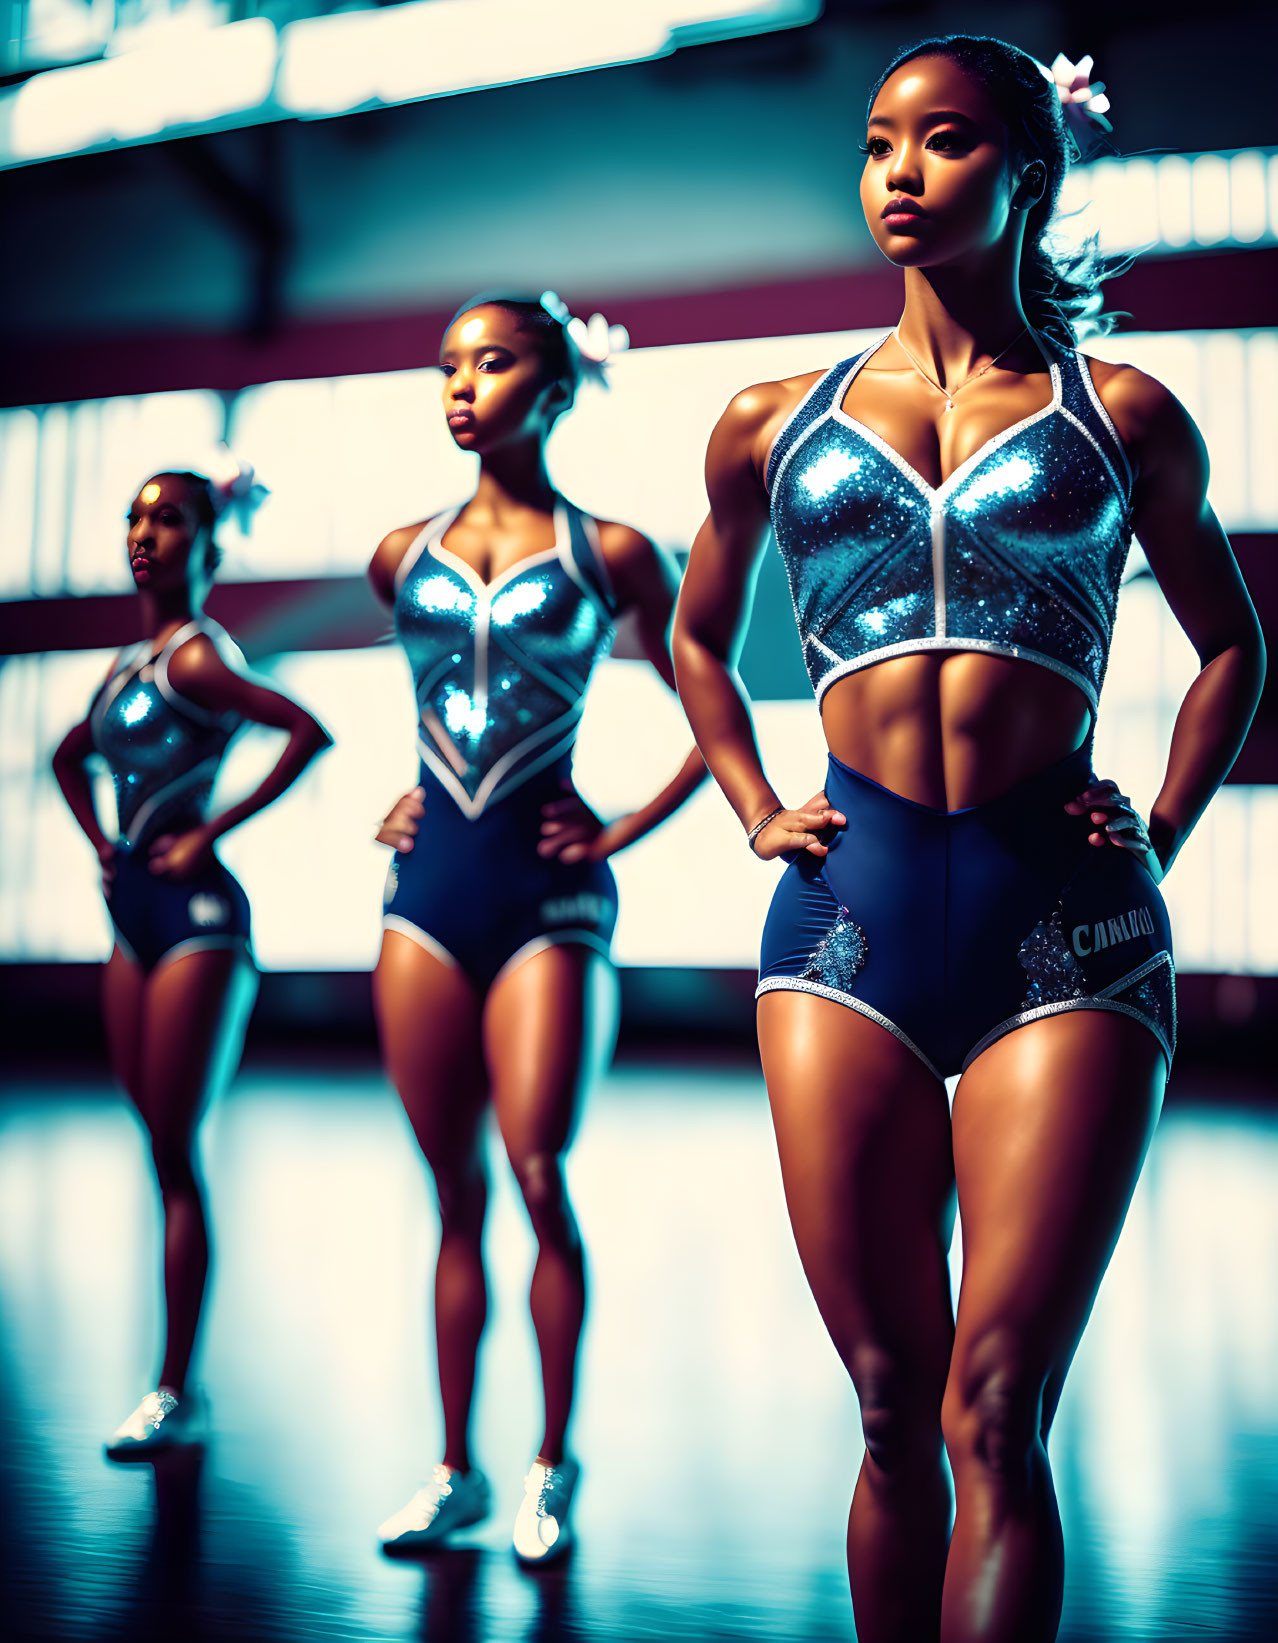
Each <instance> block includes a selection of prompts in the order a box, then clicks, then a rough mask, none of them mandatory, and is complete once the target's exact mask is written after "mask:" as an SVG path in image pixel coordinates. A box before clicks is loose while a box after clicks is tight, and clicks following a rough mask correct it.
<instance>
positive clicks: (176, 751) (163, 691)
mask: <svg viewBox="0 0 1278 1643" xmlns="http://www.w3.org/2000/svg"><path fill="white" fill-rule="evenodd" d="M197 633H202V634H205V635H206V636H207V637H208V638H209V639H211V640H212V641H213V643H214V644H215V645H216V646H217V648H218V650H219V651H220V652H221V653H222V656H223V659H224V660H225V661H226V663H227V665H228V666H230V667H234V668H235V669H236V670H237V671H239V670H241V669H242V668H243V666H244V658H243V656H242V655H241V653H240V650H239V647H238V646H237V645H236V644H235V642H234V640H233V639H231V637H230V635H229V634H228V633H227V632H226V630H225V629H224V628H221V627H219V626H218V624H217V623H216V622H213V621H210V620H209V619H208V618H207V617H200V618H199V619H198V620H196V621H194V622H188V623H187V624H186V626H185V627H182V628H179V629H178V631H177V632H176V633H175V634H174V635H173V637H172V638H171V639H170V640H169V641H168V643H167V644H166V645H165V646H164V647H163V648H162V649H161V650H160V651H159V652H158V653H157V654H156V655H152V653H151V651H152V645H151V641H150V640H149V639H144V640H143V641H142V642H141V643H140V644H136V645H133V646H132V647H131V648H130V649H128V650H126V651H125V652H124V653H123V654H122V655H121V657H120V659H119V661H118V662H117V663H116V665H115V667H114V668H113V669H112V671H111V675H110V677H109V678H108V679H107V681H106V683H105V684H104V685H103V687H102V689H101V690H100V691H99V692H98V694H97V696H96V697H95V698H94V701H93V705H92V707H91V708H90V709H89V729H90V732H91V734H92V736H93V745H94V747H95V749H96V750H97V752H98V753H100V754H101V755H102V757H103V759H104V760H105V761H106V765H107V768H108V770H109V771H110V772H111V778H112V781H113V782H114V784H115V807H116V815H117V818H118V823H119V834H120V843H121V844H122V845H125V846H128V847H130V848H136V847H137V846H138V845H140V844H142V843H143V842H144V841H145V840H147V839H151V838H155V837H156V836H157V835H158V834H160V833H163V832H164V831H166V830H167V829H169V828H170V827H173V826H174V825H176V824H178V823H181V824H182V825H183V826H191V825H194V824H197V823H198V822H200V821H202V820H203V819H204V817H205V815H206V813H207V810H208V802H209V797H210V795H211V794H212V791H213V781H214V778H215V777H216V775H217V772H218V767H219V765H220V764H221V763H222V756H223V754H224V753H225V752H226V748H227V744H228V743H229V742H230V740H231V738H232V736H234V735H235V732H236V731H237V730H238V729H239V728H240V725H241V724H242V722H243V721H242V720H241V718H240V716H239V715H238V714H235V713H210V712H209V711H208V709H207V708H203V707H201V706H200V705H199V703H198V702H192V701H190V700H189V699H188V698H187V697H185V696H182V695H180V694H179V693H178V692H177V691H176V690H175V689H174V688H173V686H172V685H171V684H170V683H169V662H170V661H171V660H172V657H173V654H174V652H175V651H176V650H177V648H178V646H179V645H184V644H185V643H186V641H187V640H188V639H192V638H194V637H195V635H196V634H197Z"/></svg>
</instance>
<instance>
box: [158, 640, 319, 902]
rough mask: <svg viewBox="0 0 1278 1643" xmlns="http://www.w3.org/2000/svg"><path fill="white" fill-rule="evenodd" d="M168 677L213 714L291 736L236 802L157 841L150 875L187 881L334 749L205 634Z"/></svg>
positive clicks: (177, 657)
mask: <svg viewBox="0 0 1278 1643" xmlns="http://www.w3.org/2000/svg"><path fill="white" fill-rule="evenodd" d="M169 679H170V681H171V682H172V685H173V688H174V689H175V690H177V691H178V692H180V694H181V695H183V696H186V697H188V698H189V699H190V700H191V701H193V702H195V703H196V704H197V705H198V706H200V707H203V708H206V709H207V710H208V711H209V712H210V713H236V714H238V715H239V716H240V718H242V719H247V720H249V721H250V722H251V723H253V724H261V725H268V726H270V727H271V728H272V729H274V730H283V731H285V732H287V734H288V741H287V743H286V744H285V746H284V749H283V751H282V752H281V754H280V756H279V758H278V759H277V760H276V762H275V765H274V767H273V768H272V769H271V770H270V771H269V773H268V774H267V775H266V777H265V778H264V779H263V780H262V781H261V782H260V783H259V784H258V786H257V787H255V788H254V789H253V791H252V792H251V793H249V794H248V795H247V796H246V797H245V798H243V799H241V800H240V801H239V803H238V804H233V805H231V806H230V807H229V808H228V809H226V810H224V811H223V812H222V813H221V815H219V816H212V817H210V818H209V820H208V821H207V822H205V823H204V824H203V825H202V826H200V827H197V828H193V829H192V830H191V832H189V833H184V834H181V835H180V836H178V837H176V838H175V837H173V836H172V835H168V834H166V835H165V836H164V837H162V838H158V839H156V841H155V843H154V844H153V845H152V860H151V864H150V865H151V870H152V872H156V873H163V874H169V875H172V876H173V877H177V878H183V877H186V876H187V875H188V874H190V873H191V872H194V871H195V870H196V868H197V867H198V866H199V865H200V863H201V862H203V861H204V860H206V859H207V857H208V853H209V851H210V850H211V849H212V846H213V844H214V842H215V841H216V840H217V839H219V838H221V837H222V836H223V834H225V833H229V832H230V831H231V829H232V828H233V827H238V826H239V825H240V823H241V822H242V821H245V820H246V819H247V818H248V817H249V816H253V815H256V814H257V812H258V811H259V810H263V809H265V807H266V806H267V805H268V804H270V803H271V802H272V800H274V799H277V798H278V797H279V796H280V794H281V793H283V792H284V791H285V789H286V788H288V787H291V786H292V784H293V783H294V782H295V781H296V780H297V778H298V777H299V776H300V775H301V773H302V771H303V770H305V768H306V766H307V765H308V764H309V763H310V762H311V760H312V759H313V758H314V757H315V755H316V754H317V753H320V752H322V751H323V750H324V749H325V748H327V747H331V746H332V738H331V737H330V736H329V734H328V732H327V731H326V730H325V729H324V727H323V726H322V725H321V724H320V723H319V721H318V720H317V719H315V718H313V717H312V716H311V714H309V713H308V712H307V711H306V709H305V708H304V707H300V706H299V705H298V704H297V703H296V702H295V701H293V700H292V699H291V698H290V697H288V696H285V695H283V694H282V693H281V692H280V691H278V690H272V689H271V688H270V686H269V685H265V684H262V683H261V682H260V681H259V680H257V679H253V678H250V677H247V676H246V675H244V674H242V673H237V672H236V671H235V670H234V668H230V667H228V666H227V664H226V663H225V662H224V661H223V660H222V657H221V656H220V655H219V654H218V650H217V646H216V645H215V644H214V643H213V641H212V640H211V639H209V638H208V636H207V635H206V634H197V635H196V637H195V638H193V639H188V640H187V642H186V643H185V644H184V645H180V646H179V647H178V649H177V650H176V651H175V652H174V654H173V656H172V659H171V660H170V662H169Z"/></svg>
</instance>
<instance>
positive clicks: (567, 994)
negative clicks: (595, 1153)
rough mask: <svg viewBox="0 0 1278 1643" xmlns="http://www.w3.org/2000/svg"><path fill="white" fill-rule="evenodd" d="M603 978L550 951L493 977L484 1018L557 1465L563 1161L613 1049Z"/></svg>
mask: <svg viewBox="0 0 1278 1643" xmlns="http://www.w3.org/2000/svg"><path fill="white" fill-rule="evenodd" d="M610 982H611V976H610V973H609V971H608V967H607V965H606V963H605V961H604V960H603V959H602V958H601V957H600V956H599V955H598V954H597V953H594V952H592V951H591V949H590V948H588V947H585V946H574V945H564V946H558V947H550V948H548V949H546V950H544V951H542V952H539V953H535V954H533V955H532V956H531V957H530V958H527V959H525V960H524V961H523V962H522V963H520V964H518V965H516V966H515V968H514V969H512V970H509V971H507V972H505V973H504V974H502V975H500V976H498V978H497V980H496V981H495V982H494V983H493V986H492V989H491V991H490V992H489V995H488V1002H487V1005H486V1007H485V1010H484V1045H485V1049H486V1051H487V1055H488V1065H489V1069H490V1072H491V1077H492V1086H493V1105H494V1107H495V1108H496V1111H497V1121H498V1123H499V1124H500V1126H501V1133H502V1138H503V1140H504V1141H505V1143H506V1152H507V1154H508V1156H509V1158H510V1163H511V1168H512V1169H513V1170H514V1172H515V1178H516V1180H517V1181H518V1182H519V1188H520V1191H521V1192H522V1193H523V1197H524V1204H525V1205H526V1207H527V1210H528V1218H529V1220H530V1221H531V1222H532V1228H533V1232H534V1233H535V1234H536V1237H537V1263H536V1266H535V1267H534V1269H533V1278H532V1289H531V1293H530V1297H529V1300H530V1304H531V1308H532V1319H533V1327H534V1329H535V1330H536V1332H537V1346H538V1349H539V1351H540V1355H541V1376H542V1387H543V1390H544V1393H545V1399H546V1427H545V1432H544V1434H543V1437H542V1443H541V1449H540V1451H539V1456H540V1458H541V1459H542V1460H543V1461H546V1462H548V1463H549V1464H550V1465H552V1466H553V1465H557V1464H558V1463H559V1462H560V1461H561V1460H562V1459H563V1453H564V1437H565V1434H566V1432H567V1428H568V1419H569V1416H570V1414H571V1412H572V1399H573V1389H574V1383H575V1379H576V1364H577V1345H578V1342H579V1340H580V1338H581V1326H582V1320H583V1318H584V1316H585V1308H586V1282H585V1267H584V1261H583V1257H582V1249H581V1237H580V1234H579V1232H578V1230H577V1221H576V1217H575V1216H574V1215H573V1211H572V1205H571V1204H570V1203H569V1201H568V1192H567V1186H566V1184H565V1181H564V1172H563V1158H564V1153H565V1152H566V1150H567V1147H568V1143H569V1141H570V1140H571V1138H572V1132H573V1129H574V1127H575V1124H576V1118H577V1112H578V1107H579V1103H580V1098H581V1095H582V1093H583V1091H584V1089H585V1087H586V1085H587V1084H588V1083H589V1081H590V1078H591V1076H592V1074H593V1073H594V1071H595V1070H596V1068H597V1067H598V1065H599V1064H600V1062H601V1061H602V1059H603V1057H604V1055H605V1054H606V1052H607V1051H608V1050H609V1049H610V1048H611V1039H612V1015H613V1012H612V1010H611V1008H610V999H609V1000H608V1001H607V1002H605V999H604V998H603V997H601V996H600V995H601V994H602V992H603V989H604V987H605V986H608V992H609V993H611V987H610V986H609V985H608V984H609V983H610Z"/></svg>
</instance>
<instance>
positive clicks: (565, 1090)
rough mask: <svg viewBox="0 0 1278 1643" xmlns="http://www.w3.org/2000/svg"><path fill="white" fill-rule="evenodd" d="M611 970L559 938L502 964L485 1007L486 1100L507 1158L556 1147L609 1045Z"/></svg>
mask: <svg viewBox="0 0 1278 1643" xmlns="http://www.w3.org/2000/svg"><path fill="white" fill-rule="evenodd" d="M616 1014H617V1012H616V977H615V975H614V973H613V970H612V966H611V965H610V964H609V963H608V961H607V960H606V959H604V958H603V957H601V956H600V954H599V953H598V952H596V951H595V950H594V949H593V948H592V947H588V946H585V945H584V944H580V943H577V942H563V943H559V944H557V945H555V946H551V947H546V948H543V949H542V950H541V951H539V952H535V953H533V954H531V955H530V956H529V957H528V958H526V959H524V960H523V961H522V962H520V963H518V964H516V965H514V966H513V967H512V968H510V969H508V970H505V971H503V972H502V974H501V975H500V976H499V977H498V978H497V980H496V981H495V982H494V983H493V985H492V987H491V989H490V990H489V993H488V997H487V1000H486V1003H485V1006H484V1022H483V1030H484V1049H485V1054H486V1057H487V1063H488V1069H489V1076H490V1079H491V1084H492V1095H493V1106H494V1109H495V1111H496V1114H497V1122H498V1124H499V1126H500V1128H501V1133H502V1139H503V1141H504V1142H505V1144H506V1151H507V1153H508V1154H509V1155H510V1157H511V1159H512V1161H518V1160H519V1159H521V1158H529V1157H534V1156H546V1155H551V1156H553V1155H557V1154H559V1153H562V1152H563V1151H564V1150H565V1149H566V1147H567V1146H568V1143H569V1141H570V1140H571V1139H572V1134H573V1131H574V1129H575V1127H576V1123H577V1118H578V1115H579V1113H580V1108H581V1100H582V1096H583V1095H584V1093H585V1091H586V1089H587V1087H588V1086H589V1084H590V1082H591V1080H592V1079H593V1078H594V1077H595V1076H596V1074H597V1073H598V1072H599V1071H600V1070H601V1069H602V1067H603V1066H604V1064H605V1063H606V1061H607V1059H608V1057H609V1056H610V1055H611V1052H612V1045H613V1041H614V1038H615V1035H616Z"/></svg>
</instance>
